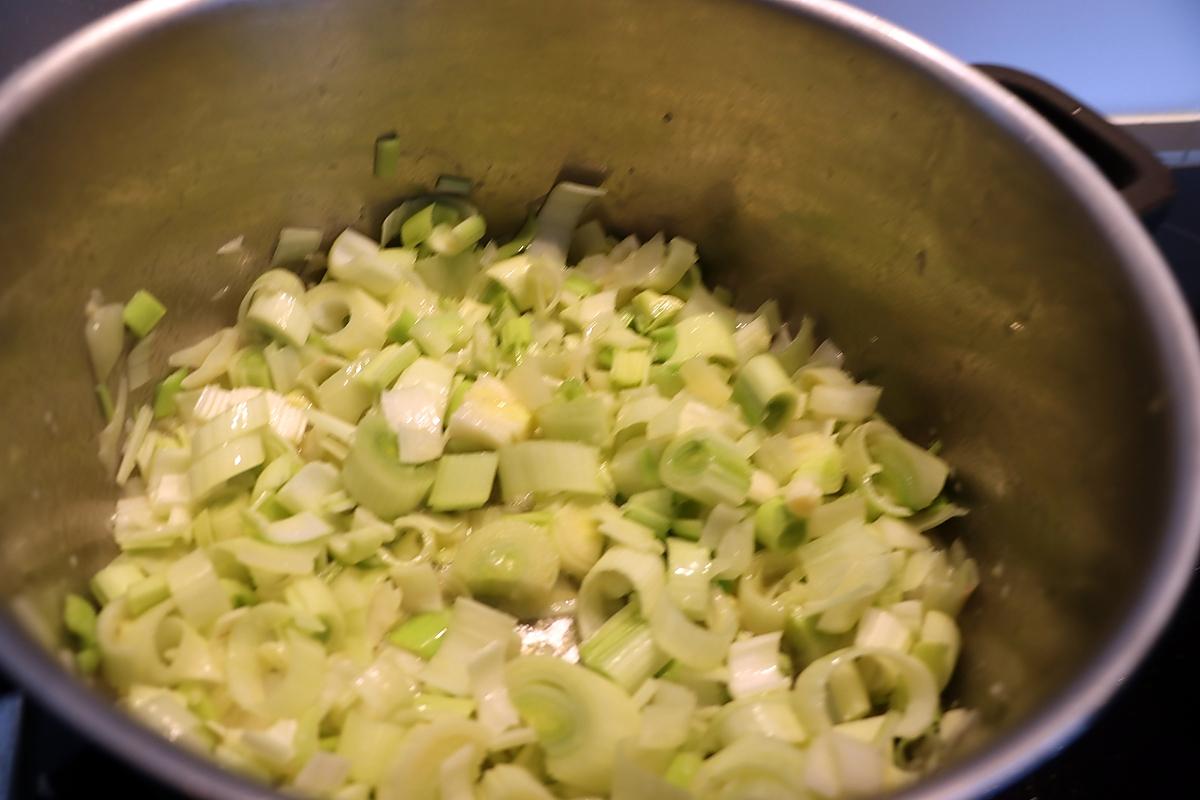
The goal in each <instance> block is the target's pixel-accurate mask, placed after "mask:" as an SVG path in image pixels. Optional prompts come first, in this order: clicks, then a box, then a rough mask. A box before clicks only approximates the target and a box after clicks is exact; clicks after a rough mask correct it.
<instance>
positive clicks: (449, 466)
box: [429, 453, 499, 511]
mask: <svg viewBox="0 0 1200 800" xmlns="http://www.w3.org/2000/svg"><path fill="white" fill-rule="evenodd" d="M498 464H499V458H498V457H497V456H496V454H495V453H460V454H447V455H444V456H442V457H441V459H440V460H439V461H438V465H437V474H436V476H435V477H434V480H433V490H432V491H431V492H430V493H429V507H430V508H432V509H433V510H434V511H463V510H466V509H471V508H483V506H484V505H485V504H486V503H487V501H488V498H490V497H491V496H492V484H493V483H494V482H495V480H496V467H497V465H498Z"/></svg>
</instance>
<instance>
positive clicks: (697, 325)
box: [670, 314, 737, 367]
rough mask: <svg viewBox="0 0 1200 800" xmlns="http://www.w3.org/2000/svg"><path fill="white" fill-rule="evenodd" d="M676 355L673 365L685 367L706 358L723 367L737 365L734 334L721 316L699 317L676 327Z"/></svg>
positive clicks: (702, 315)
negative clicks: (686, 362)
mask: <svg viewBox="0 0 1200 800" xmlns="http://www.w3.org/2000/svg"><path fill="white" fill-rule="evenodd" d="M675 334H676V336H675V342H676V344H675V352H674V353H672V354H671V359H670V360H671V362H672V363H674V364H682V363H683V362H684V361H689V360H691V359H693V358H706V359H708V360H709V361H713V362H715V363H717V364H720V365H722V366H726V367H731V366H733V365H734V364H736V363H737V347H736V345H734V343H733V332H732V331H730V329H729V325H728V324H727V323H726V322H725V320H724V319H722V317H721V315H719V314H698V315H697V316H694V317H688V318H686V319H681V320H680V321H679V322H678V323H676V324H675Z"/></svg>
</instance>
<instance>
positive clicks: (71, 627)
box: [63, 594, 96, 644]
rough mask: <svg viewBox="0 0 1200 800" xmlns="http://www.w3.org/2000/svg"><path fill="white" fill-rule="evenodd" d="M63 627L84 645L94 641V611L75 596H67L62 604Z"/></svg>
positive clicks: (86, 602) (88, 604)
mask: <svg viewBox="0 0 1200 800" xmlns="http://www.w3.org/2000/svg"><path fill="white" fill-rule="evenodd" d="M63 625H65V626H66V628H67V630H68V631H69V632H70V633H72V634H74V636H75V638H76V639H78V640H79V641H80V642H83V643H84V644H88V643H90V642H94V641H96V609H95V607H93V606H92V604H91V603H89V602H88V601H87V600H85V599H84V598H82V597H80V596H79V595H77V594H69V595H67V598H66V601H65V602H64V604H63Z"/></svg>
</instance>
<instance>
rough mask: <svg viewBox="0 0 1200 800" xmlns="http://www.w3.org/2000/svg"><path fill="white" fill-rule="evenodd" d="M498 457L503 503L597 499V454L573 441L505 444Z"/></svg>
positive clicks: (601, 489) (599, 492)
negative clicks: (560, 497) (564, 497)
mask: <svg viewBox="0 0 1200 800" xmlns="http://www.w3.org/2000/svg"><path fill="white" fill-rule="evenodd" d="M499 454H500V490H501V493H502V494H503V496H504V502H506V503H515V502H518V501H521V500H524V499H527V498H530V497H532V498H546V497H553V496H555V495H575V496H582V497H601V496H603V495H605V494H606V491H605V487H604V485H603V484H602V483H601V481H600V454H599V452H598V451H597V450H596V448H595V447H590V446H588V445H584V444H579V443H577V442H544V441H528V442H517V443H515V444H509V445H505V446H504V447H501V448H500V450H499Z"/></svg>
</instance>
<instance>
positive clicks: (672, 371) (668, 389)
mask: <svg viewBox="0 0 1200 800" xmlns="http://www.w3.org/2000/svg"><path fill="white" fill-rule="evenodd" d="M649 377H650V383H651V384H653V385H654V387H655V388H656V389H658V392H659V394H661V395H662V396H663V397H674V396H675V395H677V394H679V393H680V392H681V391H683V386H684V383H683V376H682V375H680V374H679V368H678V367H675V366H673V365H670V364H655V365H654V366H652V367H651V368H650V376H649Z"/></svg>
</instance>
